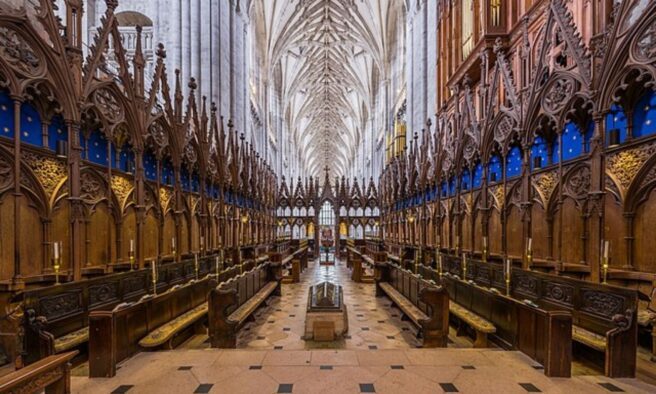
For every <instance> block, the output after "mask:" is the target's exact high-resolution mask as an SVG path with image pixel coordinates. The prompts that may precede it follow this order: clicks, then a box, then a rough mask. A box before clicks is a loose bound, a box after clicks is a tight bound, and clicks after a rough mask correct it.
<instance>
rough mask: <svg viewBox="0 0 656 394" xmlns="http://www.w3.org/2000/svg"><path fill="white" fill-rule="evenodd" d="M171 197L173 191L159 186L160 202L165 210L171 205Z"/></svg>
mask: <svg viewBox="0 0 656 394" xmlns="http://www.w3.org/2000/svg"><path fill="white" fill-rule="evenodd" d="M170 199H171V191H170V190H169V189H167V188H164V187H160V188H159V203H160V205H161V207H162V210H165V209H166V207H167V206H168V205H169V200H170Z"/></svg>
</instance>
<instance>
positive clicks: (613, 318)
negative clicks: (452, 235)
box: [443, 256, 638, 378]
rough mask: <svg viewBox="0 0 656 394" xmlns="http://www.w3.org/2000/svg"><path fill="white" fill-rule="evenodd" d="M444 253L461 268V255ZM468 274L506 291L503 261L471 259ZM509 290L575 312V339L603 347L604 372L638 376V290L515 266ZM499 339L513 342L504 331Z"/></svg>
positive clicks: (450, 264)
mask: <svg viewBox="0 0 656 394" xmlns="http://www.w3.org/2000/svg"><path fill="white" fill-rule="evenodd" d="M445 257H446V258H444V259H443V261H444V264H445V271H447V272H451V273H454V272H455V273H460V274H462V270H461V267H460V265H461V260H460V259H459V258H456V257H454V256H445ZM467 280H471V281H473V282H475V283H476V284H478V285H480V286H483V287H486V288H495V289H497V290H499V291H500V292H501V293H504V294H505V292H506V290H505V286H506V285H505V281H504V275H503V267H502V265H501V264H494V263H485V262H482V261H479V260H473V259H470V260H469V262H468V267H467ZM510 285H511V288H510V296H511V297H512V298H514V299H516V300H527V301H530V302H532V303H534V304H535V305H538V306H539V308H540V309H542V310H545V311H549V312H551V311H554V312H557V311H560V312H567V313H570V314H571V315H572V335H571V336H572V340H574V341H576V342H579V343H581V344H584V345H585V346H587V347H589V348H590V349H594V350H597V351H600V352H603V353H604V360H605V362H604V373H605V375H606V376H609V377H613V378H619V377H635V369H636V352H637V316H636V314H637V303H638V296H637V292H636V291H635V290H632V289H628V288H622V287H616V286H611V285H603V284H597V283H592V282H589V281H584V280H578V279H573V278H567V277H562V276H555V275H549V274H545V273H541V272H536V271H526V270H522V269H519V268H513V269H512V277H511V282H510ZM495 335H496V337H497V338H498V339H501V340H505V341H506V342H507V343H514V342H513V341H512V337H511V336H510V335H506V334H504V332H497V334H495Z"/></svg>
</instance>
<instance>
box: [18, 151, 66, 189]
mask: <svg viewBox="0 0 656 394" xmlns="http://www.w3.org/2000/svg"><path fill="white" fill-rule="evenodd" d="M23 159H24V160H25V162H26V163H27V165H28V166H30V168H32V171H34V175H36V177H37V179H38V180H39V182H40V183H41V185H42V186H43V189H44V190H45V191H46V194H47V195H48V196H51V195H52V193H53V192H54V191H55V189H56V188H57V185H59V184H60V183H61V182H62V181H63V180H64V179H66V166H65V165H64V164H63V163H62V162H60V161H58V160H55V159H52V158H49V157H44V156H38V155H35V154H33V153H30V152H24V153H23Z"/></svg>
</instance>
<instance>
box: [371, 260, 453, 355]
mask: <svg viewBox="0 0 656 394" xmlns="http://www.w3.org/2000/svg"><path fill="white" fill-rule="evenodd" d="M375 269H376V273H375V275H374V276H375V279H376V296H382V295H387V297H389V299H390V300H391V301H392V303H393V304H394V305H396V306H397V307H398V308H399V309H401V311H402V312H403V315H404V316H405V317H406V318H408V319H409V320H411V321H412V322H413V323H414V324H415V325H416V326H417V328H418V329H419V331H418V333H417V338H420V339H422V341H423V342H422V344H423V347H427V348H432V347H446V346H447V339H448V334H449V296H448V294H447V292H446V290H445V289H444V288H443V287H440V286H436V285H435V284H433V283H431V282H428V281H426V280H424V279H422V278H421V277H419V276H418V275H414V274H413V273H412V272H409V271H406V270H404V269H402V268H401V267H399V266H397V265H394V264H390V263H385V262H382V263H376V266H375Z"/></svg>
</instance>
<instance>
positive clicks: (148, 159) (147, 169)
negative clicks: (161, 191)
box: [143, 150, 157, 181]
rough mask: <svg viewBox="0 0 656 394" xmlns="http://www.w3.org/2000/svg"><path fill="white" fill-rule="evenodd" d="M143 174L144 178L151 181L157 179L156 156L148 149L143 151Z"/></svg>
mask: <svg viewBox="0 0 656 394" xmlns="http://www.w3.org/2000/svg"><path fill="white" fill-rule="evenodd" d="M143 160H144V162H143V165H144V174H145V175H146V179H148V180H151V181H156V180H157V157H155V154H154V153H153V152H151V151H149V150H147V151H146V152H145V153H144V159H143Z"/></svg>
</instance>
